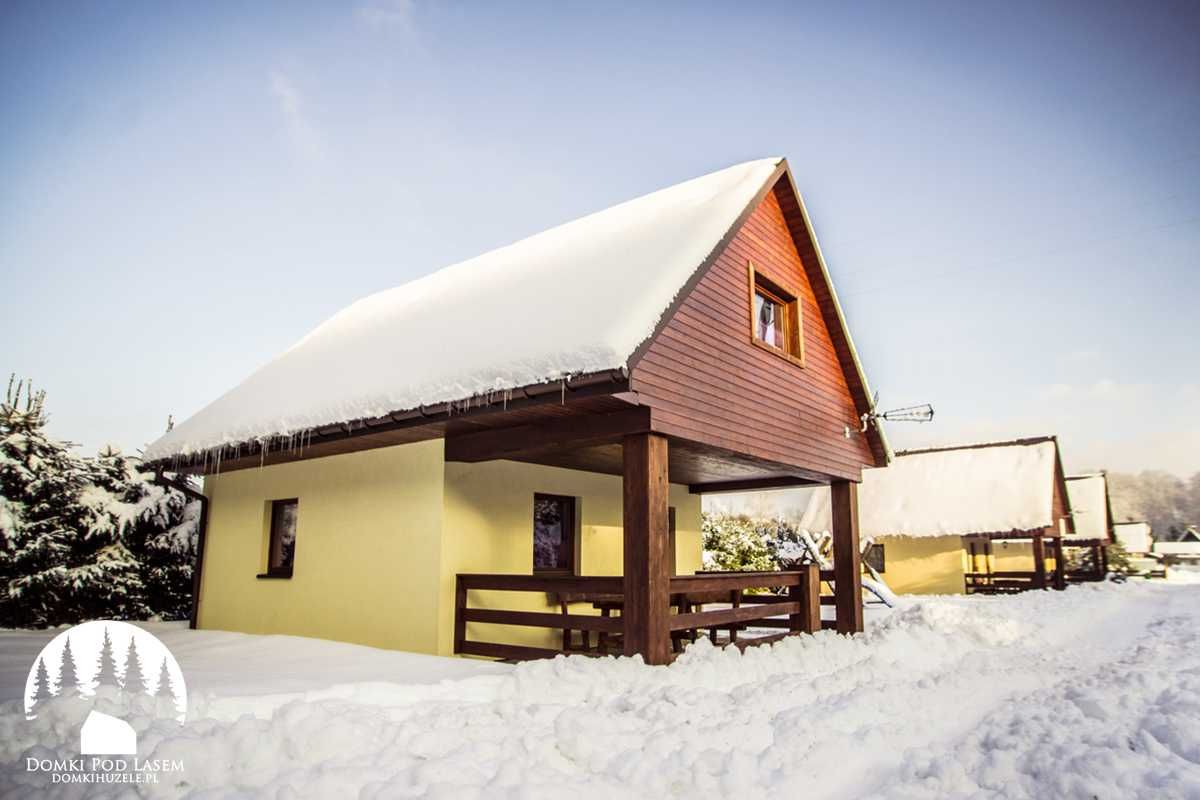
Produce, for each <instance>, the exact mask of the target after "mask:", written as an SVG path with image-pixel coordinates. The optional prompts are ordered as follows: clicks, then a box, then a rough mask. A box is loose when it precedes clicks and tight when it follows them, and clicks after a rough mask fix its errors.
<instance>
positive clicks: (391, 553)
mask: <svg viewBox="0 0 1200 800" xmlns="http://www.w3.org/2000/svg"><path fill="white" fill-rule="evenodd" d="M204 488H205V493H206V494H207V495H208V496H209V498H211V500H212V502H211V505H210V517H209V526H208V535H207V545H206V548H205V560H204V579H203V585H202V587H201V595H200V619H199V625H200V627H201V628H212V629H221V630H234V631H244V632H247V633H278V634H291V635H296V636H313V637H318V638H325V639H336V640H340V641H347V642H356V643H360V644H367V645H373V646H376V647H387V648H393V649H399V650H410V651H414V652H424V653H443V654H449V653H450V652H451V651H452V649H453V628H454V576H455V575H456V574H457V573H459V572H500V573H518V574H529V573H530V572H531V571H532V569H533V496H534V494H535V493H538V492H541V493H548V494H562V495H569V496H572V497H575V498H576V504H577V505H576V507H577V511H578V514H579V516H580V521H581V530H580V544H581V547H580V561H581V564H580V567H581V572H582V574H584V575H620V574H621V571H622V553H621V550H622V547H621V544H622V531H621V517H622V511H621V503H622V499H621V498H622V489H621V478H620V477H617V476H612V475H601V474H597V473H591V472H582V471H578V470H568V469H558V468H554V467H543V466H537V465H531V464H522V463H518V462H512V461H494V462H488V463H484V464H459V463H450V464H447V463H445V461H444V458H443V447H442V442H441V440H435V441H430V442H421V443H416V444H407V445H400V446H396V447H388V448H380V449H376V450H368V451H364V452H359V453H351V454H347V455H340V456H329V457H326V458H318V459H312V460H309V461H301V462H296V463H292V464H279V465H274V466H270V467H265V468H262V469H246V470H238V471H236V472H230V473H226V474H223V475H218V476H210V477H208V478H207V479H206V480H205V487H204ZM670 492H671V494H670V504H671V505H672V506H673V507H674V508H675V524H676V565H677V571H678V572H679V573H680V574H688V573H691V572H695V571H696V570H697V569H700V567H701V541H700V497H699V495H692V494H689V493H688V491H687V487H685V486H674V485H673V486H671V489H670ZM292 497H295V498H298V500H299V509H298V516H297V527H296V555H295V564H294V568H293V575H292V577H291V578H290V579H282V580H281V579H260V578H258V577H256V576H257V575H258V574H259V573H262V572H264V571H265V568H266V550H267V538H268V529H269V522H268V520H269V516H270V501H272V500H281V499H287V498H292ZM476 595H482V596H476ZM471 601H472V605H473V606H474V607H484V608H486V607H489V606H492V607H497V608H506V609H512V610H548V609H549V606H548V605H547V598H546V595H544V594H530V593H511V592H506V593H503V594H501V593H491V596H488V593H472V597H471ZM555 610H557V609H555ZM572 610H573V611H575V612H576V613H591V612H592V609H591V608H590V606H587V607H583V606H580V607H576V608H573V609H572ZM469 633H470V635H471V636H472V637H474V638H477V639H481V640H485V641H495V642H506V643H511V644H529V645H534V646H555V647H557V646H558V645H559V644H560V643H561V637H560V635H559V634H556V633H554V632H550V631H547V630H544V629H536V628H529V629H523V628H515V627H509V626H504V627H501V626H482V625H480V626H475V625H472V626H471V630H470V631H469Z"/></svg>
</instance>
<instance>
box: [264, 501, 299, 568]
mask: <svg viewBox="0 0 1200 800" xmlns="http://www.w3.org/2000/svg"><path fill="white" fill-rule="evenodd" d="M299 509H300V503H299V501H298V500H276V501H274V502H273V503H271V541H270V545H269V548H268V551H267V575H270V576H271V577H276V578H290V577H292V565H293V564H295V562H296V519H297V514H298V512H299Z"/></svg>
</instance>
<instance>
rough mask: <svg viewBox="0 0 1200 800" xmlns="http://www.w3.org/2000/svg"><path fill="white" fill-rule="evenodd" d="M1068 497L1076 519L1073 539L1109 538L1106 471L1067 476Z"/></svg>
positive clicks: (1072, 513)
mask: <svg viewBox="0 0 1200 800" xmlns="http://www.w3.org/2000/svg"><path fill="white" fill-rule="evenodd" d="M1067 497H1069V498H1070V500H1071V515H1072V516H1071V518H1072V519H1073V520H1074V521H1075V533H1074V535H1072V536H1069V537H1068V538H1072V539H1107V538H1108V479H1107V478H1105V476H1104V473H1102V472H1100V473H1096V474H1094V475H1072V476H1070V477H1068V478H1067Z"/></svg>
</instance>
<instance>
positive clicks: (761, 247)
mask: <svg viewBox="0 0 1200 800" xmlns="http://www.w3.org/2000/svg"><path fill="white" fill-rule="evenodd" d="M790 191H791V190H790V187H789V186H788V185H787V181H786V178H785V179H784V180H782V181H781V182H780V183H779V184H777V186H776V189H775V191H770V192H767V194H766V196H765V198H764V199H763V200H762V202H761V203H760V204H759V206H758V207H757V208H756V209H755V210H754V211H753V213H752V214H751V215H750V216H749V218H748V219H747V220H746V221H745V222H744V223H743V225H742V227H741V229H740V230H739V231H738V232H737V233H736V234H735V236H734V237H733V239H732V240H731V241H730V243H729V244H728V246H727V247H726V248H725V250H724V251H723V252H722V253H721V254H720V255H719V256H718V257H717V258H716V260H715V261H714V263H713V264H712V266H711V267H710V268H709V270H708V272H707V273H706V274H705V275H704V276H703V277H702V278H701V279H700V280H699V282H698V283H697V284H696V285H695V287H694V288H693V289H692V291H691V292H690V293H689V294H688V295H687V296H686V297H685V298H684V299H683V300H682V302H681V303H680V304H679V305H678V307H677V308H676V310H675V313H674V315H673V316H672V317H671V318H670V320H669V321H668V322H667V324H666V325H665V326H664V327H663V328H662V329H661V330H660V331H659V333H658V335H657V336H656V337H655V338H654V339H653V341H651V343H650V345H649V347H648V348H647V349H646V351H645V354H644V355H643V357H642V358H641V360H640V361H638V362H637V363H636V364H635V365H634V368H633V372H632V375H631V377H630V380H631V388H632V389H633V390H634V391H636V392H637V393H638V396H639V398H640V401H641V402H642V403H645V404H647V405H650V406H651V407H652V408H653V412H652V418H653V423H652V424H653V427H654V429H655V430H658V431H661V432H663V433H666V434H668V435H671V436H677V437H680V438H684V439H690V440H692V441H696V442H702V443H705V444H710V445H713V446H716V447H722V448H725V449H727V450H733V451H737V452H740V453H746V454H749V455H752V456H755V457H758V458H762V459H766V460H769V461H774V462H778V463H781V464H786V465H788V466H790V467H793V468H795V469H796V470H798V471H802V472H808V473H815V474H818V475H821V476H826V477H836V478H848V479H851V480H855V481H857V480H860V479H861V470H862V467H863V466H865V465H873V464H874V463H875V457H874V456H873V455H872V453H871V449H870V445H869V443H868V442H867V438H866V437H865V436H864V435H863V434H861V433H859V432H858V414H859V411H858V410H856V408H855V404H854V400H853V398H852V396H851V394H850V389H849V387H848V386H847V381H846V375H845V374H844V373H843V367H842V362H841V361H840V360H839V356H838V352H837V351H836V350H835V347H834V343H833V340H832V338H831V337H830V334H829V329H828V327H827V325H826V320H827V319H829V318H830V314H829V313H826V312H827V311H829V309H822V308H821V307H820V306H819V305H818V295H817V293H815V292H814V291H813V285H812V282H811V281H810V280H809V277H808V272H806V269H805V264H804V263H802V261H801V258H800V255H799V253H798V252H797V249H796V244H795V241H794V240H793V238H792V233H791V231H790V230H789V227H788V223H787V221H786V220H785V218H784V213H783V210H782V208H781V206H780V196H783V197H785V198H786V197H787V195H789V194H790ZM748 261H753V262H754V266H755V268H756V269H757V270H758V271H759V272H760V273H762V274H765V275H766V276H768V277H771V278H773V279H774V280H775V281H776V282H779V283H782V284H783V285H784V286H789V287H792V288H794V289H796V290H797V291H798V300H799V302H800V308H801V315H802V328H803V334H804V354H805V366H804V367H800V366H798V365H796V364H793V363H791V362H789V361H787V360H785V359H783V358H780V357H779V356H777V355H774V354H773V353H770V352H767V351H765V350H764V349H762V348H761V347H756V346H754V345H753V344H752V343H751V339H750V308H749V276H748V274H747V262H748ZM811 267H812V268H813V270H814V274H815V270H817V267H816V265H815V264H813V265H811ZM822 296H823V297H824V298H825V301H826V302H829V300H828V293H827V292H822ZM855 380H857V377H855ZM845 425H850V426H851V430H852V434H851V436H850V438H849V439H846V438H845V436H844V435H843V426H845Z"/></svg>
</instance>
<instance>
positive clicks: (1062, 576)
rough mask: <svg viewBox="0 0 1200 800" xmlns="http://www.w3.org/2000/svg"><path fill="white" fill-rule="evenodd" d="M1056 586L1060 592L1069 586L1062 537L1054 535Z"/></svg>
mask: <svg viewBox="0 0 1200 800" xmlns="http://www.w3.org/2000/svg"><path fill="white" fill-rule="evenodd" d="M1054 588H1055V589H1058V590H1059V591H1060V592H1061V591H1062V590H1063V589H1066V588H1067V561H1066V559H1065V558H1063V544H1062V537H1061V536H1056V537H1054Z"/></svg>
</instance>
